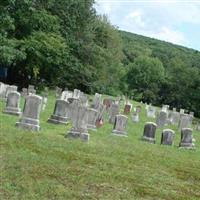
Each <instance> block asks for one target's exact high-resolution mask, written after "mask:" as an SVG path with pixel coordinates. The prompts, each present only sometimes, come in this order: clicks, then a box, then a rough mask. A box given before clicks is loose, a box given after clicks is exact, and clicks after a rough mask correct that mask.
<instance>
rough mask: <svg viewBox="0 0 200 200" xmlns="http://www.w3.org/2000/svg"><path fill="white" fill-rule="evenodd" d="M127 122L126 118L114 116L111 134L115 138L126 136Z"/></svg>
mask: <svg viewBox="0 0 200 200" xmlns="http://www.w3.org/2000/svg"><path fill="white" fill-rule="evenodd" d="M127 122H128V117H127V116H125V115H120V114H119V115H116V116H115V123H114V127H113V131H112V133H113V134H114V135H117V136H127V132H126V126H127Z"/></svg>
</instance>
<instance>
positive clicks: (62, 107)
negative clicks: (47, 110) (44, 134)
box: [48, 99, 70, 124]
mask: <svg viewBox="0 0 200 200" xmlns="http://www.w3.org/2000/svg"><path fill="white" fill-rule="evenodd" d="M69 117H70V106H69V103H68V102H67V101H65V100H60V99H57V100H56V103H55V107H54V112H53V115H51V117H50V118H49V119H48V122H50V123H53V124H67V123H68V121H69V119H70V118H69Z"/></svg>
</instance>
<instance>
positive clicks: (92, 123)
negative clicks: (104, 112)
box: [87, 108, 98, 131]
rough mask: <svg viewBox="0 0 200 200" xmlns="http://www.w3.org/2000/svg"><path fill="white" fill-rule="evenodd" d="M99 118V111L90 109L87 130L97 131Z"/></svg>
mask: <svg viewBox="0 0 200 200" xmlns="http://www.w3.org/2000/svg"><path fill="white" fill-rule="evenodd" d="M97 117H98V111H97V110H95V109H93V108H88V123H87V128H88V129H89V130H93V131H96V120H97Z"/></svg>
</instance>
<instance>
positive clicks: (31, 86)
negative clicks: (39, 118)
mask: <svg viewBox="0 0 200 200" xmlns="http://www.w3.org/2000/svg"><path fill="white" fill-rule="evenodd" d="M28 94H36V90H35V86H34V85H29V86H28Z"/></svg>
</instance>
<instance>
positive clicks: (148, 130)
mask: <svg viewBox="0 0 200 200" xmlns="http://www.w3.org/2000/svg"><path fill="white" fill-rule="evenodd" d="M156 128H157V125H156V124H155V123H153V122H146V123H145V126H144V132H143V137H142V140H144V141H147V142H150V143H155V141H156V140H155V133H156Z"/></svg>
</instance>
